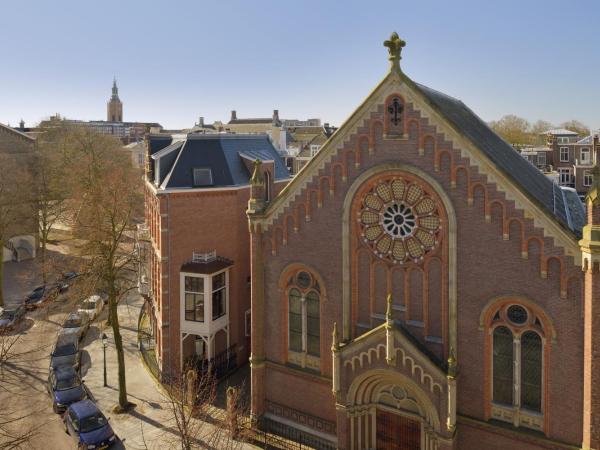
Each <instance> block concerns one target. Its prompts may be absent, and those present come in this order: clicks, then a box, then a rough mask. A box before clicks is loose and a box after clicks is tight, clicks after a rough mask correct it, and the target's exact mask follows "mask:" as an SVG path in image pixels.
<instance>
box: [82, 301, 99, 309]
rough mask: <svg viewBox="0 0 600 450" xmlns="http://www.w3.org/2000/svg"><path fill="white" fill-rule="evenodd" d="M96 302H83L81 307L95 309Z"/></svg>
mask: <svg viewBox="0 0 600 450" xmlns="http://www.w3.org/2000/svg"><path fill="white" fill-rule="evenodd" d="M95 308H96V304H95V303H94V302H83V304H82V305H81V309H95Z"/></svg>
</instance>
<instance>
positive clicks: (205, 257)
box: [192, 250, 217, 263]
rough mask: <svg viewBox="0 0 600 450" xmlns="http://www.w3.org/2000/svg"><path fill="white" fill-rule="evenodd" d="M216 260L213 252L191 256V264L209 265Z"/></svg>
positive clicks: (195, 253) (214, 251)
mask: <svg viewBox="0 0 600 450" xmlns="http://www.w3.org/2000/svg"><path fill="white" fill-rule="evenodd" d="M215 259H217V251H216V250H213V251H212V252H206V253H200V252H194V253H193V254H192V262H195V263H209V262H211V261H214V260H215Z"/></svg>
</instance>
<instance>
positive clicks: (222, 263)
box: [180, 256, 233, 274]
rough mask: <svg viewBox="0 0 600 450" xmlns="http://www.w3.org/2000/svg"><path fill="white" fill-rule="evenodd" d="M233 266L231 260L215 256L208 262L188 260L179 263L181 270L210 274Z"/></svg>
mask: <svg viewBox="0 0 600 450" xmlns="http://www.w3.org/2000/svg"><path fill="white" fill-rule="evenodd" d="M231 266H233V261H232V260H230V259H226V258H222V257H220V256H219V257H217V259H214V260H212V261H209V262H194V261H188V262H186V263H183V264H182V265H181V269H180V270H181V272H189V273H201V274H211V273H215V272H219V271H220V270H223V269H226V268H227V267H231Z"/></svg>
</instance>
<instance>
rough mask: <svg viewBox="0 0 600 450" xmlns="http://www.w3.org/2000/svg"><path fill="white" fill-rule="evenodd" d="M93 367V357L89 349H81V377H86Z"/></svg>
mask: <svg viewBox="0 0 600 450" xmlns="http://www.w3.org/2000/svg"><path fill="white" fill-rule="evenodd" d="M90 367H92V358H91V357H90V354H89V353H88V351H87V350H82V351H81V370H80V375H81V378H83V377H85V376H86V374H87V373H88V370H89V369H90Z"/></svg>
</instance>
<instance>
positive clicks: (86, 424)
mask: <svg viewBox="0 0 600 450" xmlns="http://www.w3.org/2000/svg"><path fill="white" fill-rule="evenodd" d="M107 423H108V421H107V420H106V417H104V416H103V415H102V413H101V412H98V413H96V414H94V415H93V416H88V417H84V418H83V419H81V421H80V424H79V425H80V428H79V429H80V431H81V432H82V433H87V432H89V431H93V430H97V429H98V428H102V427H103V426H104V425H106V424H107Z"/></svg>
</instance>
